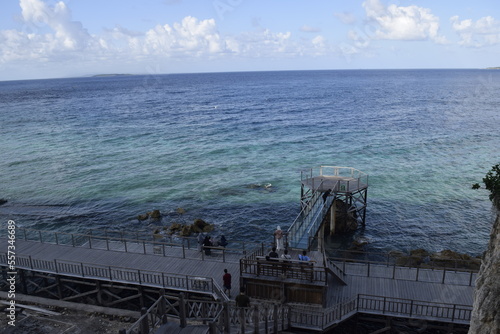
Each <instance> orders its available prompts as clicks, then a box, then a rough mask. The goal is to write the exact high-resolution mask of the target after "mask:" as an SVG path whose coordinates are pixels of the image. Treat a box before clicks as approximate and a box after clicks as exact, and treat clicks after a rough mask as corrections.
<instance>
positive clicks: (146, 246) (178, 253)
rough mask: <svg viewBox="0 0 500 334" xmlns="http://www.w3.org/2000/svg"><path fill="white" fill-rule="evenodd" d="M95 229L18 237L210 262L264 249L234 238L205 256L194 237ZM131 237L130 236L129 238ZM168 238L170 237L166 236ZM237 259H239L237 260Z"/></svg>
mask: <svg viewBox="0 0 500 334" xmlns="http://www.w3.org/2000/svg"><path fill="white" fill-rule="evenodd" d="M96 231H97V230H92V233H90V234H78V233H65V232H54V231H43V230H34V229H26V228H19V229H18V231H17V236H18V238H19V240H26V241H35V242H41V243H49V244H56V245H64V246H71V247H84V248H90V249H99V250H108V251H120V252H127V253H140V254H153V255H159V256H166V257H178V258H193V259H200V258H201V259H202V260H211V261H223V262H226V261H228V257H229V255H234V254H236V255H238V256H242V255H243V256H244V255H246V254H247V252H248V253H251V252H255V251H256V250H257V249H260V248H262V245H261V244H258V243H252V242H243V241H231V243H230V244H229V245H230V246H231V247H229V246H226V247H210V248H211V249H212V250H213V251H214V254H215V255H220V256H206V255H205V253H204V252H198V250H199V248H198V247H199V244H198V242H197V240H196V239H195V238H182V237H179V238H172V237H171V236H170V237H168V240H169V241H168V242H167V241H161V239H156V238H154V237H153V236H151V239H150V240H148V238H147V236H145V235H144V234H139V233H137V234H136V235H135V237H134V233H130V232H123V233H120V231H109V230H104V231H101V232H100V234H97V232H96ZM127 237H128V238H127ZM166 238H167V237H166ZM234 261H237V260H234Z"/></svg>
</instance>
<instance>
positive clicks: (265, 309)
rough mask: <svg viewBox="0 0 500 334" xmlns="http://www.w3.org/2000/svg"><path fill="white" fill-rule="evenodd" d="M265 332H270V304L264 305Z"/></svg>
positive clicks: (267, 333)
mask: <svg viewBox="0 0 500 334" xmlns="http://www.w3.org/2000/svg"><path fill="white" fill-rule="evenodd" d="M264 333H266V334H269V305H266V306H264Z"/></svg>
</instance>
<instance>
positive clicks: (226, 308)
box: [222, 302, 231, 334]
mask: <svg viewBox="0 0 500 334" xmlns="http://www.w3.org/2000/svg"><path fill="white" fill-rule="evenodd" d="M222 307H223V314H224V333H225V334H230V332H231V328H230V326H229V324H230V323H231V321H230V319H229V305H228V304H227V302H223V303H222Z"/></svg>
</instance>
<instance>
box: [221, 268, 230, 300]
mask: <svg viewBox="0 0 500 334" xmlns="http://www.w3.org/2000/svg"><path fill="white" fill-rule="evenodd" d="M222 282H223V286H224V293H227V295H228V297H229V298H231V274H230V273H228V272H227V269H224V276H222ZM226 291H227V292H226Z"/></svg>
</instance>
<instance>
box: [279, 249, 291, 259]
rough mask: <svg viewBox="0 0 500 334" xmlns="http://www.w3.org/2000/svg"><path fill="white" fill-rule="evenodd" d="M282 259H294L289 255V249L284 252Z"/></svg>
mask: <svg viewBox="0 0 500 334" xmlns="http://www.w3.org/2000/svg"><path fill="white" fill-rule="evenodd" d="M281 258H282V259H285V260H291V259H292V256H291V255H290V254H288V249H285V251H284V252H283V254H281Z"/></svg>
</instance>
